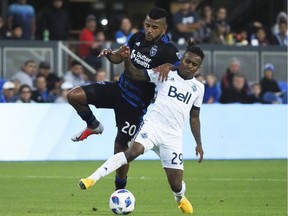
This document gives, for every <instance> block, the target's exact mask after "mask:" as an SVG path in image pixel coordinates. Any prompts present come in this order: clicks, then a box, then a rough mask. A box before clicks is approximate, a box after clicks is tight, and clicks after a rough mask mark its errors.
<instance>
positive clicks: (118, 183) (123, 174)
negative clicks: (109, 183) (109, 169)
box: [114, 136, 129, 190]
mask: <svg viewBox="0 0 288 216" xmlns="http://www.w3.org/2000/svg"><path fill="white" fill-rule="evenodd" d="M117 137H118V136H117ZM128 142H129V140H128V141H127V140H126V141H122V142H121V140H119V139H117V138H116V140H115V143H114V154H117V153H119V152H125V151H126V150H127V149H128V145H126V144H125V143H128ZM120 143H122V144H120ZM128 171H129V163H127V164H125V165H123V166H121V167H119V168H118V169H117V170H116V175H115V188H116V190H118V189H124V188H125V187H126V184H127V174H128Z"/></svg>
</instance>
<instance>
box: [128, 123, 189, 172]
mask: <svg viewBox="0 0 288 216" xmlns="http://www.w3.org/2000/svg"><path fill="white" fill-rule="evenodd" d="M134 141H135V142H138V143H141V144H142V145H143V146H144V149H145V150H144V153H145V152H147V151H149V150H153V151H154V152H155V153H156V154H157V155H158V156H159V158H160V160H161V163H162V167H164V168H172V169H181V170H183V163H184V160H183V152H182V149H183V147H182V142H183V138H182V136H178V135H177V136H176V135H175V134H171V133H167V132H166V131H165V128H164V129H163V128H160V127H157V125H155V123H154V124H151V123H150V122H148V121H147V120H145V121H144V122H143V125H142V126H141V128H140V130H139V132H138V133H137V134H136V136H135V137H134ZM132 145H133V143H132Z"/></svg>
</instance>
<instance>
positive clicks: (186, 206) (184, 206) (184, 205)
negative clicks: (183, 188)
mask: <svg viewBox="0 0 288 216" xmlns="http://www.w3.org/2000/svg"><path fill="white" fill-rule="evenodd" d="M178 208H180V209H181V211H182V212H183V213H184V214H192V213H193V207H192V205H191V203H190V202H189V200H188V199H187V198H186V197H184V198H183V199H182V201H180V202H178Z"/></svg>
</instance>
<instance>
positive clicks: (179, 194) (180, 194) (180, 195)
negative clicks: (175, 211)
mask: <svg viewBox="0 0 288 216" xmlns="http://www.w3.org/2000/svg"><path fill="white" fill-rule="evenodd" d="M185 191H186V184H185V182H184V181H182V189H181V191H180V192H174V191H173V194H174V197H175V200H176V202H180V201H181V200H182V199H183V198H184V197H185V195H184V194H185Z"/></svg>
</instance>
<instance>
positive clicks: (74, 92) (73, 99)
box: [67, 87, 85, 106]
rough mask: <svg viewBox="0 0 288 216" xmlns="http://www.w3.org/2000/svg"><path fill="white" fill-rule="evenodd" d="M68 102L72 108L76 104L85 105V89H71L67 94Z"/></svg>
mask: <svg viewBox="0 0 288 216" xmlns="http://www.w3.org/2000/svg"><path fill="white" fill-rule="evenodd" d="M67 100H68V102H69V104H71V105H72V106H73V105H75V104H82V103H84V100H85V94H84V91H83V89H81V88H80V87H77V88H74V89H71V90H70V91H69V92H68V93H67Z"/></svg>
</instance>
